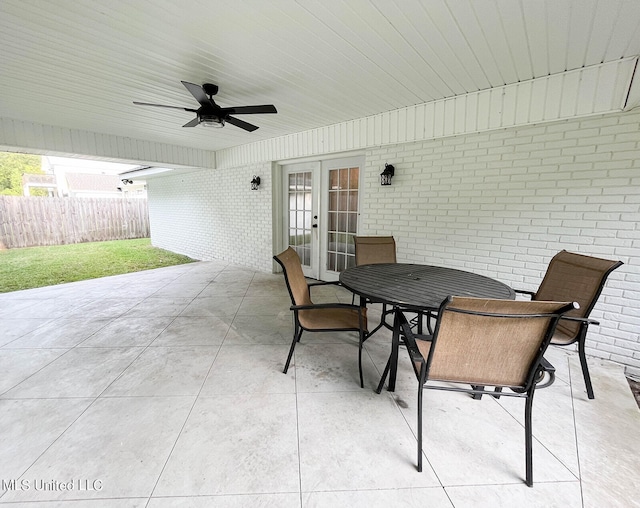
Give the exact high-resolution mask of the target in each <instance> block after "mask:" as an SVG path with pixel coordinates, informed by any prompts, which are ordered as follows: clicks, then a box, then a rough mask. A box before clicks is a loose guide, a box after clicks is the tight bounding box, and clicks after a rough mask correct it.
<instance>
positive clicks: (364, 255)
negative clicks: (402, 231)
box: [351, 236, 397, 337]
mask: <svg viewBox="0 0 640 508" xmlns="http://www.w3.org/2000/svg"><path fill="white" fill-rule="evenodd" d="M353 242H354V244H355V261H356V266H360V265H377V264H381V263H397V260H396V241H395V240H394V239H393V236H354V237H353ZM354 298H355V295H354ZM351 303H354V299H352V300H351ZM365 303H366V302H365ZM390 314H393V310H389V309H387V304H386V303H383V304H382V314H381V315H380V324H378V326H376V327H375V328H374V329H373V330H371V332H370V333H369V337H371V335H373V334H374V333H376V332H377V331H378V330H379V329H380V328H382V327H383V326H387V325H386V319H387V316H388V315H390ZM387 327H388V328H390V327H391V326H390V325H389V326H387Z"/></svg>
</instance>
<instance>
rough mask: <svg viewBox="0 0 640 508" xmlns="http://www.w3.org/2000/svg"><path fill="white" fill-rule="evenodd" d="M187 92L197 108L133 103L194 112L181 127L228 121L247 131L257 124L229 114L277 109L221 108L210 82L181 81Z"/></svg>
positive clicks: (256, 112) (255, 107) (214, 88)
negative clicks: (196, 83)
mask: <svg viewBox="0 0 640 508" xmlns="http://www.w3.org/2000/svg"><path fill="white" fill-rule="evenodd" d="M182 84H183V85H184V86H185V88H186V89H187V90H189V93H191V95H193V97H194V98H195V99H196V100H197V101H198V103H199V104H200V107H199V108H198V109H193V108H182V107H179V106H167V105H164V104H151V103H148V102H137V101H133V103H134V104H135V105H137V106H153V107H157V108H170V109H180V110H182V111H189V112H191V113H195V114H196V117H195V118H194V119H193V120H191V121H190V122H187V123H186V124H184V125H183V127H195V126H196V125H202V126H203V127H218V128H222V127H224V125H225V123H230V124H231V125H235V126H236V127H239V128H241V129H244V130H245V131H248V132H253V131H255V130H256V129H257V128H258V126H257V125H253V124H250V123H249V122H245V121H244V120H240V119H239V118H236V117H234V116H231V115H255V114H266V113H277V112H278V110H277V109H276V107H275V106H274V105H273V104H263V105H260V106H236V107H231V108H221V107H220V106H218V105H217V104H216V102H215V101H214V100H213V96H214V95H216V94H217V93H218V85H214V84H212V83H205V84H204V85H202V86H200V85H195V84H193V83H189V82H188V81H182Z"/></svg>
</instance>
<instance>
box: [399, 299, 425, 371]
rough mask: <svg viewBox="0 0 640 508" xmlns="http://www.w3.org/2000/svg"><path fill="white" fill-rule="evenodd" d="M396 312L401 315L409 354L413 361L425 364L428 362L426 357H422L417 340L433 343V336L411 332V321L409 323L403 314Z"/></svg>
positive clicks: (400, 318)
mask: <svg viewBox="0 0 640 508" xmlns="http://www.w3.org/2000/svg"><path fill="white" fill-rule="evenodd" d="M396 312H398V313H399V314H400V316H399V320H400V323H399V324H400V328H401V335H402V337H404V344H405V346H406V347H407V351H408V353H409V356H410V358H411V361H412V362H419V363H423V362H425V361H426V360H425V358H424V356H422V353H421V352H420V349H418V345H417V344H416V339H418V340H423V341H428V342H431V340H432V338H433V337H432V336H431V335H421V334H417V333H413V332H412V331H411V325H410V324H409V321H407V318H406V317H405V315H404V314H402V312H399V311H396Z"/></svg>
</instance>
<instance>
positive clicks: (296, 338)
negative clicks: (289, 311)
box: [282, 325, 303, 374]
mask: <svg viewBox="0 0 640 508" xmlns="http://www.w3.org/2000/svg"><path fill="white" fill-rule="evenodd" d="M302 332H303V330H302V327H301V326H300V325H296V328H295V332H294V333H293V341H292V342H291V349H289V356H287V363H285V364H284V370H283V371H282V372H283V373H284V374H286V373H287V371H288V370H289V364H290V363H291V357H292V356H293V350H294V349H295V348H296V342H300V338H301V337H302Z"/></svg>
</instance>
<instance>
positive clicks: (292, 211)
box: [289, 171, 312, 266]
mask: <svg viewBox="0 0 640 508" xmlns="http://www.w3.org/2000/svg"><path fill="white" fill-rule="evenodd" d="M311 192H312V189H311V171H305V172H300V173H289V246H290V247H291V248H293V249H295V251H296V252H297V253H298V256H300V261H301V262H302V264H303V265H305V266H311V213H312V210H311V198H312V194H311Z"/></svg>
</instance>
